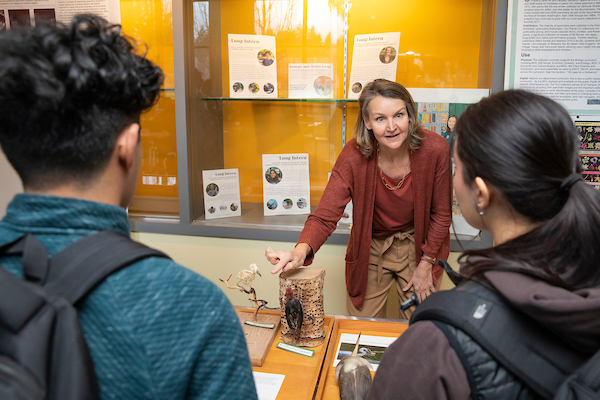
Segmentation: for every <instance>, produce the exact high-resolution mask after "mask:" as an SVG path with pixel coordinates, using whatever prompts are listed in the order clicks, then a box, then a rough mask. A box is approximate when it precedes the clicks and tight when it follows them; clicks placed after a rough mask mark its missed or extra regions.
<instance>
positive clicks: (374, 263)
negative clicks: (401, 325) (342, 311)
mask: <svg viewBox="0 0 600 400" xmlns="http://www.w3.org/2000/svg"><path fill="white" fill-rule="evenodd" d="M414 233H415V229H414V228H413V227H410V228H407V229H404V230H402V231H399V232H396V233H394V234H393V235H390V236H388V237H387V238H373V239H372V240H371V255H370V257H369V275H368V282H367V292H366V295H365V301H364V303H363V308H362V310H359V309H358V308H356V307H354V304H352V301H350V296H348V295H347V294H346V309H347V310H348V315H353V316H360V317H374V318H385V317H386V305H387V299H388V293H389V292H390V289H391V287H392V285H393V284H394V283H395V284H396V290H397V291H398V298H399V301H400V302H402V301H404V300H407V299H409V298H410V297H411V296H412V294H413V293H414V289H413V287H412V286H411V288H410V289H409V290H408V291H407V292H403V291H402V288H403V287H404V286H406V285H407V284H408V281H409V280H410V279H411V278H412V275H413V272H414V271H415V269H416V268H417V261H416V257H415V238H414ZM399 306H400V305H399V304H398V307H399ZM412 310H413V308H411V309H408V310H406V311H404V313H401V314H400V318H403V319H410V316H411V315H412V313H413V312H412Z"/></svg>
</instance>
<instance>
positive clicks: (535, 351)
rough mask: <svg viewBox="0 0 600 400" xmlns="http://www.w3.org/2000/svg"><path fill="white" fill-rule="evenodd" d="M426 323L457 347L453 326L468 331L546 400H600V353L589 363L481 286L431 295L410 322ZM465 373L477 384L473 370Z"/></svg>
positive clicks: (469, 283) (471, 284) (474, 393)
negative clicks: (452, 331)
mask: <svg viewBox="0 0 600 400" xmlns="http://www.w3.org/2000/svg"><path fill="white" fill-rule="evenodd" d="M440 264H442V263H441V262H440ZM599 318H600V316H599ZM423 320H431V321H433V323H434V324H435V325H436V326H437V327H438V328H440V330H441V331H442V332H443V333H444V334H445V335H446V337H448V341H449V342H450V344H451V345H452V344H453V343H454V342H455V340H454V337H453V334H452V333H451V332H450V331H449V330H448V328H447V325H452V326H454V327H456V328H458V329H460V330H462V331H463V332H465V333H466V334H468V335H469V336H470V337H471V338H472V339H473V340H474V341H475V342H476V343H477V344H479V345H480V346H481V347H482V348H483V349H484V350H485V351H487V352H488V353H489V354H490V355H491V356H492V357H493V358H494V359H495V360H496V361H497V362H498V363H499V364H500V365H502V366H503V367H504V368H505V369H506V370H508V371H509V372H510V373H511V374H512V375H513V376H515V377H518V378H519V379H520V380H521V381H522V382H523V383H524V384H525V385H527V386H528V387H529V388H530V389H531V390H533V391H534V392H535V393H537V394H538V395H539V396H540V397H541V398H543V399H561V400H566V399H571V400H575V399H577V400H588V399H589V400H591V399H600V351H598V352H596V354H594V355H593V356H592V357H591V358H588V359H587V360H586V357H585V356H583V355H581V354H578V353H577V352H576V351H575V350H574V349H572V348H570V347H569V346H568V344H566V343H564V341H562V340H560V339H559V338H558V337H555V336H553V335H552V334H551V333H549V332H548V331H547V330H546V329H544V327H542V326H541V325H539V324H537V323H536V322H534V321H532V320H531V319H530V318H527V317H526V316H525V315H524V314H522V313H521V312H519V311H518V310H515V309H514V308H512V307H510V306H509V305H507V304H506V302H505V301H504V300H503V299H502V298H501V297H500V296H499V295H497V294H496V293H494V292H492V291H491V290H490V289H488V288H486V287H485V286H483V285H481V284H478V283H476V282H473V281H467V282H463V283H459V285H458V286H457V287H456V288H454V289H453V290H448V291H442V292H438V293H435V294H434V295H432V296H430V297H428V298H427V299H426V300H425V301H424V302H423V303H421V304H420V305H419V306H418V307H417V308H416V309H415V312H414V314H413V315H412V317H411V320H410V323H411V324H413V323H415V322H417V321H423ZM446 324H447V325H446ZM455 349H456V347H455ZM456 350H457V354H459V357H460V354H461V352H459V349H456ZM588 357H589V356H588ZM461 361H463V363H464V362H465V361H464V360H461ZM465 371H466V372H467V377H468V380H469V383H470V384H471V383H473V382H474V381H473V379H472V375H471V373H472V372H471V370H470V368H469V366H467V365H465ZM470 386H471V398H472V399H473V400H476V399H479V398H480V394H479V393H478V391H477V387H474V386H475V385H470Z"/></svg>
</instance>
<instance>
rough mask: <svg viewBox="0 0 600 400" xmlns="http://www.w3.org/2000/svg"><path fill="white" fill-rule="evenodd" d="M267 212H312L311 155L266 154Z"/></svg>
mask: <svg viewBox="0 0 600 400" xmlns="http://www.w3.org/2000/svg"><path fill="white" fill-rule="evenodd" d="M262 171H263V204H264V215H265V216H268V215H292V214H310V176H309V171H308V154H263V155H262Z"/></svg>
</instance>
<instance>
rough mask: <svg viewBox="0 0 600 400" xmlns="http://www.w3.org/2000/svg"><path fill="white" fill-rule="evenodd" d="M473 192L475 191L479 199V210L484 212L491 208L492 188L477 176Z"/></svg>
mask: <svg viewBox="0 0 600 400" xmlns="http://www.w3.org/2000/svg"><path fill="white" fill-rule="evenodd" d="M473 190H474V191H475V197H477V204H478V205H479V210H480V211H484V210H485V209H486V208H488V207H489V206H490V196H491V187H490V186H488V184H487V183H485V181H484V180H483V179H482V178H481V177H479V176H477V177H475V180H474V181H473Z"/></svg>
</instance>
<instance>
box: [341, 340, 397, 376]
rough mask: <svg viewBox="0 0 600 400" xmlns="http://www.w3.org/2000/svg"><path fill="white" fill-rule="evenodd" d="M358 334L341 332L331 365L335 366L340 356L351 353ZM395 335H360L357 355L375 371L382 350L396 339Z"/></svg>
mask: <svg viewBox="0 0 600 400" xmlns="http://www.w3.org/2000/svg"><path fill="white" fill-rule="evenodd" d="M357 339H358V335H357V334H354V333H342V334H341V335H340V340H339V343H338V347H337V350H336V353H335V358H334V360H333V366H334V367H335V366H337V365H338V364H339V363H340V361H342V358H344V357H346V356H349V355H351V354H352V351H353V350H354V346H355V345H356V340H357ZM396 339H397V337H386V336H368V335H362V336H361V337H360V343H359V345H358V354H357V355H358V356H359V357H362V358H364V359H365V360H367V361H368V362H369V363H370V364H371V366H372V367H373V370H374V371H377V367H378V366H379V363H380V362H381V357H383V352H384V351H385V350H386V349H387V348H388V346H389V345H390V344H392V343H393V342H394V340H396Z"/></svg>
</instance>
